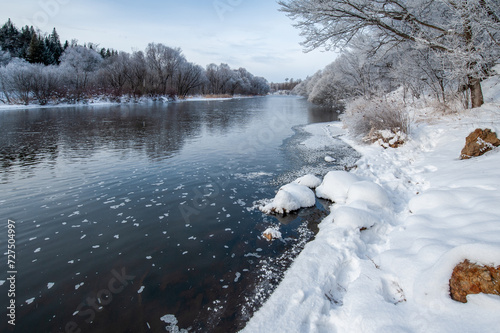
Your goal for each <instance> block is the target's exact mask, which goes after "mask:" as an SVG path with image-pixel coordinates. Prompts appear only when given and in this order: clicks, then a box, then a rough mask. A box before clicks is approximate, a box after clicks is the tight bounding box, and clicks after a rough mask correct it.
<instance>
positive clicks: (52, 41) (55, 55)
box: [45, 28, 64, 65]
mask: <svg viewBox="0 0 500 333" xmlns="http://www.w3.org/2000/svg"><path fill="white" fill-rule="evenodd" d="M45 44H46V46H47V49H48V53H49V54H50V57H51V58H52V60H51V61H49V62H48V63H47V65H55V64H59V63H60V61H59V58H61V55H62V54H63V52H64V49H63V46H62V45H61V40H60V39H59V34H58V33H57V31H56V28H54V29H53V30H52V33H51V34H50V35H49V36H47V38H46V39H45ZM48 60H50V59H48Z"/></svg>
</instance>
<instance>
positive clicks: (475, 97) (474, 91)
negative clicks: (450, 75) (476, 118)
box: [469, 78, 484, 108]
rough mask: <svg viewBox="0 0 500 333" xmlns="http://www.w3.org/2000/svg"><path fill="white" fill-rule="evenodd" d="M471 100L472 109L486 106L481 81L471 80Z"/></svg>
mask: <svg viewBox="0 0 500 333" xmlns="http://www.w3.org/2000/svg"><path fill="white" fill-rule="evenodd" d="M469 89H470V98H471V102H472V108H478V107H480V106H481V105H483V104H484V99H483V90H482V89H481V80H479V79H476V78H469Z"/></svg>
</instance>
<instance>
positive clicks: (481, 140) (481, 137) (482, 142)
mask: <svg viewBox="0 0 500 333" xmlns="http://www.w3.org/2000/svg"><path fill="white" fill-rule="evenodd" d="M498 146H500V140H499V139H498V138H497V135H496V133H495V132H492V131H491V130H490V129H489V128H487V129H485V130H482V129H480V128H478V129H476V130H475V131H474V132H472V133H471V134H469V136H468V137H467V138H466V139H465V147H464V149H462V152H461V154H460V159H462V160H465V159H469V158H471V157H477V156H481V155H483V154H485V153H487V152H488V151H490V150H492V149H493V148H495V147H498Z"/></svg>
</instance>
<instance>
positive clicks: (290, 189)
mask: <svg viewBox="0 0 500 333" xmlns="http://www.w3.org/2000/svg"><path fill="white" fill-rule="evenodd" d="M315 203H316V197H315V195H314V192H313V191H312V190H311V189H310V188H309V187H307V186H305V185H301V184H297V183H290V184H287V185H284V186H282V187H281V188H280V189H279V191H278V193H277V194H276V196H275V197H274V199H272V200H271V202H269V203H268V204H266V205H263V206H260V207H259V209H260V210H261V211H262V212H264V213H266V214H287V213H289V212H293V211H295V210H298V209H300V208H306V207H312V206H314V204H315Z"/></svg>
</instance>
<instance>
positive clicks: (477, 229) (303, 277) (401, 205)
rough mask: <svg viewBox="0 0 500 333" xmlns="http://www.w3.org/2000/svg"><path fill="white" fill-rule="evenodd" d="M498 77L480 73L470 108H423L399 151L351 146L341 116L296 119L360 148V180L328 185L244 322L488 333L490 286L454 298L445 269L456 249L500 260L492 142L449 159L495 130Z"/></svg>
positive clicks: (255, 326) (266, 328)
mask: <svg viewBox="0 0 500 333" xmlns="http://www.w3.org/2000/svg"><path fill="white" fill-rule="evenodd" d="M499 82H500V81H499V80H498V79H497V78H493V79H490V80H487V81H486V82H484V85H483V87H484V89H485V98H486V104H485V105H484V106H483V107H481V108H479V109H474V110H467V111H462V112H460V113H458V114H452V115H436V114H427V115H425V119H426V121H416V122H415V124H414V125H413V129H412V134H411V136H410V139H409V141H408V142H407V143H406V144H405V145H404V146H402V147H400V148H398V149H383V148H382V147H380V146H377V145H375V144H374V145H360V144H358V143H356V142H354V141H352V140H351V139H349V138H348V136H347V134H346V133H345V132H343V129H342V128H341V124H340V123H329V124H314V125H309V126H307V127H306V130H307V131H308V132H310V133H311V134H312V135H313V137H312V138H310V139H309V140H308V144H309V145H311V144H312V143H313V142H314V140H317V141H318V143H319V142H320V141H321V140H324V133H327V134H328V135H329V136H337V135H339V134H340V138H341V139H343V140H345V141H347V142H349V143H350V144H351V145H352V146H353V147H354V148H355V149H356V150H358V151H359V152H360V153H361V154H362V155H363V157H362V158H361V159H360V160H359V161H358V163H357V169H356V170H353V171H352V173H353V174H354V175H355V176H356V177H357V178H358V179H355V180H359V181H354V182H351V183H349V185H350V186H347V187H346V188H345V189H344V190H341V188H339V189H338V191H337V193H336V195H340V200H338V202H337V203H336V204H334V205H333V206H332V213H331V215H330V216H328V217H327V218H326V219H325V220H324V221H323V222H321V224H320V232H319V234H318V235H317V237H316V239H315V240H314V241H312V242H311V243H309V244H307V245H306V247H305V249H304V250H303V252H302V253H301V254H300V255H299V257H298V258H297V259H296V261H295V262H294V263H293V265H292V266H291V268H290V269H289V270H288V271H287V272H286V274H285V278H284V280H283V281H282V282H281V284H280V285H279V286H278V288H277V289H276V291H275V292H274V293H273V295H272V296H271V297H270V299H269V300H268V301H267V302H266V303H265V304H264V306H263V307H262V308H261V309H260V310H259V311H258V312H257V313H256V314H255V315H254V317H253V318H252V319H251V320H250V322H249V323H248V325H247V327H246V328H245V330H244V332H498V327H499V324H500V316H499V313H500V296H493V295H484V294H478V295H469V296H468V303H466V304H463V303H459V302H456V301H453V300H452V299H451V298H450V295H449V279H450V277H451V274H452V271H453V268H454V267H455V266H456V265H457V264H459V263H460V262H462V261H463V260H464V259H470V260H471V261H475V262H478V263H480V264H487V265H495V266H497V265H500V241H499V240H500V205H499V203H500V168H498V166H499V165H500V148H497V149H494V150H493V151H490V152H488V153H486V154H485V155H483V156H481V157H477V158H473V159H470V160H459V156H460V151H461V149H462V148H463V146H464V144H465V138H466V137H467V135H468V134H469V133H470V132H472V131H474V130H475V129H476V128H490V129H492V130H493V131H495V132H497V133H499V131H500V83H499ZM421 112H423V111H422V110H421ZM418 118H419V117H416V118H415V119H418ZM342 133H343V134H342ZM330 182H331V180H330ZM333 183H334V182H331V184H333ZM374 184H378V185H379V186H380V187H377V186H376V185H374ZM342 191H343V192H342ZM377 191H382V192H380V193H379V194H378V195H373V194H374V193H376V192H377ZM323 192H324V191H323ZM316 194H318V191H317V192H316ZM342 195H343V197H342ZM384 196H386V197H387V199H388V201H389V202H385V201H384V200H380V199H381V198H383V197H384Z"/></svg>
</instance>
